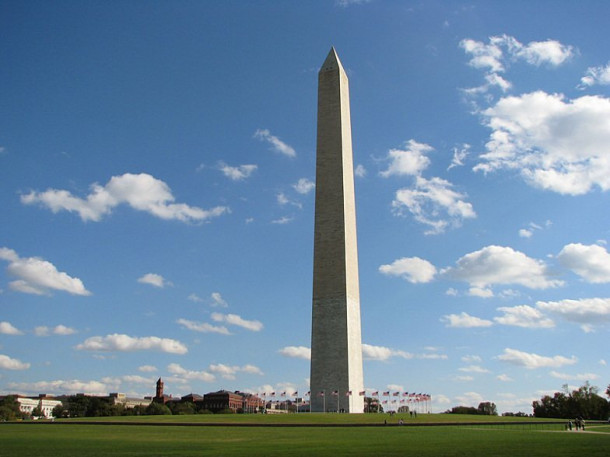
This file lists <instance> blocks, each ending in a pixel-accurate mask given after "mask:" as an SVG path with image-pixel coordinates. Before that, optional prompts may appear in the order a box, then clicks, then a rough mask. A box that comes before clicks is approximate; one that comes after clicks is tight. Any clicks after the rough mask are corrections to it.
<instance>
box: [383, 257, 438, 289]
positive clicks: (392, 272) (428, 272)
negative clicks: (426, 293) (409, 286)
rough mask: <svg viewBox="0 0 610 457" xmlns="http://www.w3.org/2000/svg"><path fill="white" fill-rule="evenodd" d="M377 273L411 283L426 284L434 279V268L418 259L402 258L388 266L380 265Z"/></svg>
mask: <svg viewBox="0 0 610 457" xmlns="http://www.w3.org/2000/svg"><path fill="white" fill-rule="evenodd" d="M379 271H380V272H381V273H383V274H384V275H388V276H399V277H401V278H403V279H405V280H406V281H409V282H411V283H414V284H416V283H427V282H430V281H432V280H433V279H434V276H435V275H436V267H435V266H434V265H432V264H431V263H430V262H428V261H427V260H424V259H420V258H419V257H403V258H401V259H397V260H395V261H394V262H392V263H391V264H389V265H381V266H380V267H379Z"/></svg>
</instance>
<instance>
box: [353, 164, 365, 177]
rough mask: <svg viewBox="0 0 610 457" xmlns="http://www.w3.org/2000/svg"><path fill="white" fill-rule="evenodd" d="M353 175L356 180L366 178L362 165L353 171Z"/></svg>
mask: <svg viewBox="0 0 610 457" xmlns="http://www.w3.org/2000/svg"><path fill="white" fill-rule="evenodd" d="M354 175H356V176H357V177H358V178H364V177H365V176H366V168H364V165H362V164H358V165H357V166H356V168H355V169H354Z"/></svg>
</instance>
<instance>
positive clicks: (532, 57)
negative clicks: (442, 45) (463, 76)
mask: <svg viewBox="0 0 610 457" xmlns="http://www.w3.org/2000/svg"><path fill="white" fill-rule="evenodd" d="M460 47H461V48H462V49H463V50H464V52H465V53H466V54H468V55H469V56H470V61H469V62H468V64H469V65H470V66H471V67H473V68H476V69H479V70H484V71H485V72H486V74H485V81H486V83H485V84H483V85H482V86H479V87H475V88H471V89H467V90H466V93H469V94H477V93H479V94H480V93H485V92H487V91H488V90H489V89H490V88H492V87H494V86H495V87H499V88H500V89H501V90H502V91H503V92H506V91H507V90H508V89H510V88H511V86H512V85H511V83H510V82H509V81H507V80H506V79H504V78H503V77H502V76H501V75H500V74H499V73H504V72H505V71H506V69H507V68H508V66H509V65H510V64H511V63H512V62H517V61H521V62H526V63H528V64H530V65H535V66H541V65H548V66H550V67H557V66H559V65H561V64H563V63H565V62H566V61H568V60H569V59H570V58H571V57H572V56H573V55H574V53H575V50H574V48H573V47H572V46H567V45H563V44H561V43H560V42H559V41H556V40H545V41H531V42H530V43H528V44H523V43H521V42H519V41H518V40H517V39H516V38H514V37H512V36H509V35H499V36H492V37H490V38H489V41H488V42H487V43H484V42H481V41H476V40H473V39H470V38H467V39H464V40H462V41H460Z"/></svg>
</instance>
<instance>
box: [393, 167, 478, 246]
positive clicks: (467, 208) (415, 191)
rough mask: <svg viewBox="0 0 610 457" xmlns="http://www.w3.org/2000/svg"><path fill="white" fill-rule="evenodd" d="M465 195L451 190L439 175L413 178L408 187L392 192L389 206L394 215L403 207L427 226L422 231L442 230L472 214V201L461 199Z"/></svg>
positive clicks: (460, 223)
mask: <svg viewBox="0 0 610 457" xmlns="http://www.w3.org/2000/svg"><path fill="white" fill-rule="evenodd" d="M466 197H467V195H466V194H462V193H459V192H457V191H455V190H453V184H451V183H450V182H449V181H446V180H444V179H441V178H437V177H436V178H432V179H429V180H428V179H425V178H422V177H421V176H418V177H416V179H415V185H414V186H413V188H411V189H407V188H403V189H399V190H398V191H396V197H395V199H394V201H393V202H392V208H393V210H394V213H395V214H397V215H404V211H405V209H406V210H407V211H409V212H410V213H411V214H412V215H413V217H414V218H415V220H416V221H417V222H419V223H421V224H424V225H427V226H429V227H430V229H429V230H427V231H426V232H425V233H426V234H427V235H430V234H433V235H435V234H439V233H443V232H444V231H445V230H446V229H447V228H448V227H459V226H461V225H462V221H463V220H464V219H472V218H475V217H476V213H475V211H474V209H473V207H472V204H470V203H468V202H466V201H465V199H466Z"/></svg>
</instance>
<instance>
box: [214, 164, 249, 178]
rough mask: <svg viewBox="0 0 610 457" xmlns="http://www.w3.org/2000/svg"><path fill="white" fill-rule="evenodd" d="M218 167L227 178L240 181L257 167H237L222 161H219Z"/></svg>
mask: <svg viewBox="0 0 610 457" xmlns="http://www.w3.org/2000/svg"><path fill="white" fill-rule="evenodd" d="M218 167H219V169H220V171H222V173H223V174H224V175H225V176H226V177H227V178H229V179H232V180H233V181H241V180H243V179H246V178H249V177H250V176H251V175H252V173H254V172H255V171H256V170H257V169H258V166H257V165H239V166H237V167H231V166H229V165H227V164H226V163H224V162H220V164H219V165H218Z"/></svg>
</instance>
